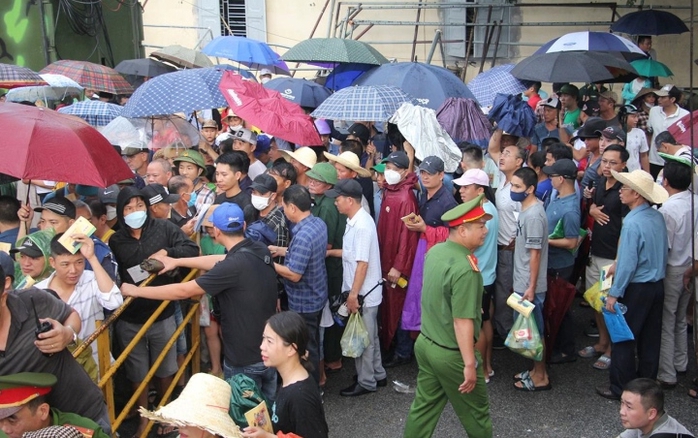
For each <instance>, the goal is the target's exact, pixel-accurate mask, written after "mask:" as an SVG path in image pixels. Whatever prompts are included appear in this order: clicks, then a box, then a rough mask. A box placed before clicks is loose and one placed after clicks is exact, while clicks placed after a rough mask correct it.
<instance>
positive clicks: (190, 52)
mask: <svg viewBox="0 0 698 438" xmlns="http://www.w3.org/2000/svg"><path fill="white" fill-rule="evenodd" d="M150 57H151V58H155V59H159V60H160V61H166V62H169V63H171V64H174V65H176V66H177V67H182V68H200V67H213V63H212V62H211V60H210V59H208V56H206V55H204V54H203V53H201V52H199V51H198V50H194V49H187V48H186V47H182V46H180V45H177V44H174V45H171V46H167V47H163V48H162V49H160V50H156V51H154V52H153V53H151V54H150Z"/></svg>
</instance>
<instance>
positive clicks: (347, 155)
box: [323, 151, 371, 178]
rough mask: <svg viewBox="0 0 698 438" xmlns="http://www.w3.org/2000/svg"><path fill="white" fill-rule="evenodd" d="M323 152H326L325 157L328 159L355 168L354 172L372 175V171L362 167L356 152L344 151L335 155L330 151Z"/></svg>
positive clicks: (360, 174) (364, 175) (366, 175)
mask: <svg viewBox="0 0 698 438" xmlns="http://www.w3.org/2000/svg"><path fill="white" fill-rule="evenodd" d="M323 154H325V158H327V159H328V160H330V161H332V162H335V163H339V164H341V165H342V166H344V167H346V168H347V169H351V170H353V171H354V172H356V173H358V174H359V176H361V177H364V178H367V177H370V176H371V172H369V171H368V170H366V169H364V168H363V167H361V163H360V161H359V157H357V156H356V154H355V153H353V152H349V151H346V152H342V153H341V154H339V155H333V154H330V153H329V152H323Z"/></svg>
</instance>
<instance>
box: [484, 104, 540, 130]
mask: <svg viewBox="0 0 698 438" xmlns="http://www.w3.org/2000/svg"><path fill="white" fill-rule="evenodd" d="M488 116H489V118H490V120H494V121H495V122H497V128H499V129H501V130H502V131H506V132H507V133H509V134H511V135H515V136H517V137H531V135H533V127H534V126H535V125H536V115H535V113H534V112H533V110H532V109H531V107H530V106H528V103H526V102H524V101H523V99H521V96H520V95H516V96H512V95H509V96H507V95H505V94H498V95H497V97H495V98H494V103H492V109H491V110H490V112H489V114H488Z"/></svg>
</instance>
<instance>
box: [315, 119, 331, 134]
mask: <svg viewBox="0 0 698 438" xmlns="http://www.w3.org/2000/svg"><path fill="white" fill-rule="evenodd" d="M315 127H316V128H317V132H318V134H320V135H329V134H331V133H332V130H331V129H330V124H329V123H327V120H325V119H317V120H315Z"/></svg>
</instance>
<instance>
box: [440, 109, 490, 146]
mask: <svg viewBox="0 0 698 438" xmlns="http://www.w3.org/2000/svg"><path fill="white" fill-rule="evenodd" d="M436 119H437V120H438V121H439V123H440V124H441V126H443V127H444V129H445V130H446V132H448V135H450V136H451V138H452V139H453V140H454V141H456V142H459V141H468V142H470V143H474V144H476V145H478V146H481V147H483V148H485V147H487V145H488V144H489V141H490V132H492V125H491V124H490V121H489V120H487V116H485V114H484V113H483V112H482V110H481V109H480V105H478V103H477V102H475V101H474V100H472V99H463V98H453V97H449V98H448V99H446V100H445V101H444V103H443V104H442V105H441V107H440V108H439V109H438V110H437V111H436Z"/></svg>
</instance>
